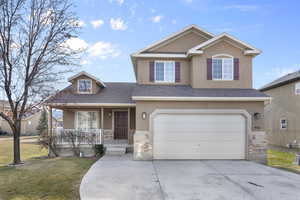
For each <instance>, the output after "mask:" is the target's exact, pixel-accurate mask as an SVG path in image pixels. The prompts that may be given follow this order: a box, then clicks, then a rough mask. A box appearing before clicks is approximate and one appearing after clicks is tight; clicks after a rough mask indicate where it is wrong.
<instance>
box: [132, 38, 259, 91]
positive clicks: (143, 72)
mask: <svg viewBox="0 0 300 200" xmlns="http://www.w3.org/2000/svg"><path fill="white" fill-rule="evenodd" d="M186 42H187V41H186ZM175 44H177V43H175V42H173V43H172V45H175ZM180 44H181V43H180V42H179V43H178V44H177V45H178V46H180ZM166 50H168V49H166ZM243 52H244V49H243V48H242V47H239V46H238V45H235V44H234V43H233V42H229V41H225V40H224V41H220V42H217V43H215V44H213V45H212V46H209V47H207V48H206V49H205V50H204V53H203V54H202V55H194V56H192V57H189V58H186V59H178V58H163V57H162V58H159V59H158V58H137V61H136V65H137V67H136V72H137V82H138V83H139V84H162V83H155V82H151V81H150V69H149V68H150V64H149V63H150V62H151V61H154V62H155V61H156V60H172V61H174V62H180V66H181V68H180V82H178V83H163V84H168V85H190V86H191V87H193V88H252V59H253V56H247V55H244V53H243ZM166 53H171V51H168V52H166ZM224 54H226V55H229V56H232V57H233V58H238V59H239V80H230V81H228V80H226V81H222V80H207V58H212V57H213V56H216V55H224Z"/></svg>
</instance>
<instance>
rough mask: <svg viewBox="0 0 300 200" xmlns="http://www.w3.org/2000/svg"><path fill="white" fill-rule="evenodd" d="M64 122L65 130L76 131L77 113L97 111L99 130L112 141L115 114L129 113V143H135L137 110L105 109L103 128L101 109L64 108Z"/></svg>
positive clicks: (105, 137)
mask: <svg viewBox="0 0 300 200" xmlns="http://www.w3.org/2000/svg"><path fill="white" fill-rule="evenodd" d="M62 111H63V121H64V123H63V124H64V127H63V128H64V129H75V128H76V119H75V116H76V114H75V113H76V112H77V111H96V112H97V115H98V116H97V120H98V128H99V129H100V128H101V129H103V130H104V139H107V140H112V139H113V138H114V112H116V111H126V112H128V111H129V115H130V119H129V123H130V128H129V142H130V143H132V141H133V132H134V131H135V126H136V125H135V124H136V121H135V118H136V116H135V113H136V111H135V108H103V127H101V108H99V107H96V108H78V107H77V108H63V109H62Z"/></svg>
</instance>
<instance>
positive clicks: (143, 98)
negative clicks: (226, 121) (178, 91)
mask: <svg viewBox="0 0 300 200" xmlns="http://www.w3.org/2000/svg"><path fill="white" fill-rule="evenodd" d="M132 99H133V100H136V101H270V100H271V97H156V96H133V97H132Z"/></svg>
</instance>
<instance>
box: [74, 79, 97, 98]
mask: <svg viewBox="0 0 300 200" xmlns="http://www.w3.org/2000/svg"><path fill="white" fill-rule="evenodd" d="M79 79H89V80H92V93H93V94H96V93H98V92H99V91H100V89H101V88H100V87H99V85H98V84H97V83H96V81H95V80H93V79H91V78H89V77H87V76H84V75H82V76H79V77H77V78H76V79H74V80H72V87H73V91H74V92H75V93H77V87H78V85H77V84H78V80H79Z"/></svg>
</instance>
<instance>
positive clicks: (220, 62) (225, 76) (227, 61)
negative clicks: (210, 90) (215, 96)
mask: <svg viewBox="0 0 300 200" xmlns="http://www.w3.org/2000/svg"><path fill="white" fill-rule="evenodd" d="M212 79H213V80H233V57H231V56H229V55H226V56H222V55H218V56H213V58H212Z"/></svg>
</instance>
